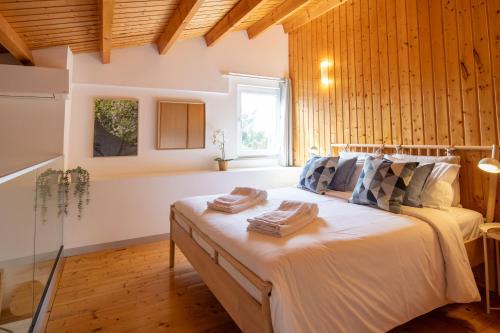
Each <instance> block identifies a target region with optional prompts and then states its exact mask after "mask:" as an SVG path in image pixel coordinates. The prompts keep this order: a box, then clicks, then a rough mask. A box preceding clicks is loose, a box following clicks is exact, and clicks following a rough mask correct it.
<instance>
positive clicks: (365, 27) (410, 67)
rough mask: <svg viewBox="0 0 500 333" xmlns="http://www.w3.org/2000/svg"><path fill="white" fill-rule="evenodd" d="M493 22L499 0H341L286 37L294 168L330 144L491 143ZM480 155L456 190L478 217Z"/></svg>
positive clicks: (495, 75) (496, 133) (496, 93)
mask: <svg viewBox="0 0 500 333" xmlns="http://www.w3.org/2000/svg"><path fill="white" fill-rule="evenodd" d="M498 22H500V1H498V0H349V1H347V2H345V3H344V4H342V5H340V6H339V7H337V8H335V9H333V10H331V11H330V12H328V13H326V14H325V15H323V16H321V17H319V18H317V19H315V20H313V21H311V22H309V23H307V24H306V25H303V26H302V27H300V28H298V29H297V30H294V31H292V32H290V33H289V48H290V52H289V54H290V58H289V60H290V62H289V65H290V77H291V80H292V92H293V94H292V96H293V101H292V105H293V121H292V124H293V162H294V164H295V165H302V164H303V163H304V161H305V160H306V159H307V157H308V152H309V148H310V147H312V146H316V147H318V148H319V151H320V153H322V154H326V153H327V152H329V148H330V144H332V143H373V144H381V143H386V144H396V145H397V144H403V145H444V146H449V145H453V146H463V145H467V146H489V145H493V144H497V145H498V144H499V143H500V130H499V126H500V124H499V123H500V120H499V118H500V25H499V24H498ZM325 60H327V61H328V63H329V65H330V66H329V71H328V79H329V80H330V84H328V85H324V84H322V82H321V81H322V80H321V65H320V64H321V63H322V62H324V61H325ZM462 153H463V152H460V154H462ZM464 154H465V153H464ZM479 155H481V154H479V153H478V152H474V153H471V154H469V153H467V156H464V157H463V161H464V162H463V163H465V164H466V165H469V166H470V167H467V168H466V167H464V168H463V170H462V174H461V175H462V178H463V180H462V181H463V182H466V186H465V188H463V189H462V193H464V191H465V193H464V194H465V195H467V196H469V197H470V198H471V201H470V202H471V204H468V206H469V207H470V208H475V209H478V210H483V211H484V208H485V205H484V202H485V192H487V188H488V185H487V184H488V182H487V176H486V175H484V174H483V173H482V172H480V171H479V170H478V169H477V167H475V165H476V162H477V160H478V159H479V158H480V156H479ZM498 187H499V188H500V186H498ZM497 198H500V194H499V195H497ZM496 212H497V214H496V216H497V221H500V204H498V203H497V209H496Z"/></svg>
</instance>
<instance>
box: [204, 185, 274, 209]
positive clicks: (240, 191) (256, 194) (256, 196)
mask: <svg viewBox="0 0 500 333" xmlns="http://www.w3.org/2000/svg"><path fill="white" fill-rule="evenodd" d="M266 199H267V192H266V191H263V190H257V189H253V188H249V187H236V188H235V189H234V190H233V191H232V192H231V193H230V194H229V195H224V196H221V197H219V198H217V199H215V200H214V201H208V202H207V206H208V208H210V209H214V210H218V211H221V212H224V213H230V214H235V213H239V212H241V211H243V210H245V209H247V208H250V207H252V206H255V205H257V204H258V203H260V202H261V201H264V200H266Z"/></svg>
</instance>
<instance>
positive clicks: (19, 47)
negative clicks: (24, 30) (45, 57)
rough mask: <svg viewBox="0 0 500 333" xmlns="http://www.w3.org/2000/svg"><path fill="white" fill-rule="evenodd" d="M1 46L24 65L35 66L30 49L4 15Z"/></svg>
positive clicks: (0, 21)
mask: <svg viewBox="0 0 500 333" xmlns="http://www.w3.org/2000/svg"><path fill="white" fill-rule="evenodd" d="M0 44H2V45H3V47H4V48H5V49H6V50H7V51H9V53H10V54H12V56H14V57H15V58H16V59H17V60H19V61H20V62H21V63H22V64H24V65H34V64H35V61H34V60H33V55H32V54H31V50H30V49H29V47H28V46H27V45H26V43H25V42H24V41H23V40H22V38H21V37H20V36H19V35H18V34H17V32H15V31H14V29H12V27H11V26H10V24H9V22H7V21H6V20H5V18H4V17H3V16H2V15H0Z"/></svg>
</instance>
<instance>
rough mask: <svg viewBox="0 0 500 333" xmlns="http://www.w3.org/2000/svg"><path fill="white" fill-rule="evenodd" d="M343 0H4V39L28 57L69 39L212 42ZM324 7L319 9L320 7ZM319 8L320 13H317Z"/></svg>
mask: <svg viewBox="0 0 500 333" xmlns="http://www.w3.org/2000/svg"><path fill="white" fill-rule="evenodd" d="M341 2H342V1H341V0H150V1H139V0H0V44H1V45H3V46H4V47H5V48H6V49H7V50H9V51H10V52H11V53H12V54H13V55H14V56H16V57H17V58H18V59H20V60H22V61H23V62H24V63H32V62H33V59H32V57H31V54H26V49H28V51H29V50H30V49H38V48H45V47H51V46H58V45H69V46H70V47H71V49H72V51H73V52H75V53H79V52H94V51H100V52H101V57H102V61H103V63H108V62H109V61H110V54H111V50H112V49H113V48H123V47H133V46H139V45H145V44H153V43H157V44H158V49H159V52H160V53H166V52H167V51H168V49H169V48H170V47H171V46H172V45H173V43H174V42H175V41H176V40H180V39H188V38H195V37H201V36H204V37H205V40H206V42H207V45H208V46H210V45H212V44H213V43H215V42H216V41H218V40H219V39H220V38H222V37H223V36H224V35H225V34H226V33H227V32H230V31H238V30H247V32H248V36H249V37H250V38H254V37H256V36H257V35H259V34H260V33H261V32H263V31H265V30H266V29H267V28H269V27H270V26H271V25H273V24H282V23H283V24H284V27H285V30H288V31H290V30H294V29H296V28H297V27H298V26H300V25H302V24H304V23H306V22H308V21H310V20H312V19H314V18H315V17H316V16H318V15H321V14H322V13H324V12H326V11H327V10H329V9H331V8H333V6H336V5H337V4H339V3H341ZM318 8H319V9H318ZM318 13H319V14H318Z"/></svg>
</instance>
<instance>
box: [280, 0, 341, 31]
mask: <svg viewBox="0 0 500 333" xmlns="http://www.w3.org/2000/svg"><path fill="white" fill-rule="evenodd" d="M346 1H347V0H324V1H321V2H320V3H319V4H317V5H316V6H314V7H309V6H307V7H304V8H303V9H302V10H301V11H298V12H297V13H296V14H295V15H293V16H290V17H289V18H288V19H287V20H286V21H285V22H284V23H283V29H284V30H285V32H286V33H289V32H290V31H293V30H296V29H298V28H300V27H301V26H303V25H304V24H306V23H308V22H310V21H312V20H314V19H315V18H317V17H319V16H321V15H323V14H325V13H326V12H328V11H330V10H331V9H333V8H335V7H337V6H339V5H341V4H343V3H344V2H346Z"/></svg>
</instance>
